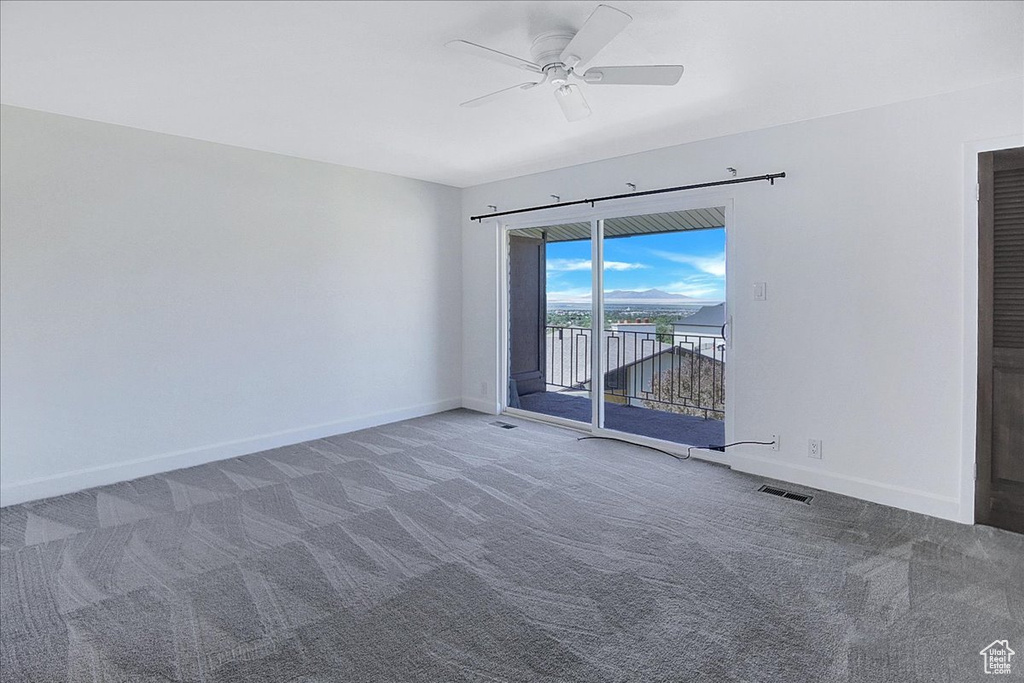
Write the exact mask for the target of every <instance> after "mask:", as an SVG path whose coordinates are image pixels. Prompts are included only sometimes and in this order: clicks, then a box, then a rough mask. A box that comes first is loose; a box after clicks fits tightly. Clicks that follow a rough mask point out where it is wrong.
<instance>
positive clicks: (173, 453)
mask: <svg viewBox="0 0 1024 683" xmlns="http://www.w3.org/2000/svg"><path fill="white" fill-rule="evenodd" d="M2 149H3V159H2V162H3V164H2V188H0V193H2V209H0V228H2V232H0V241H2V250H0V251H2V262H0V277H2V281H0V291H2V301H0V315H2V319H0V328H2V333H0V363H2V383H0V386H2V395H0V402H2V412H0V416H2V418H0V419H2V422H0V437H2V440H0V477H2V486H0V493H2V498H3V503H4V504H10V503H14V502H18V501H21V500H26V499H33V498H38V497H42V496H47V495H53V494H56V493H62V492H66V491H70V490H75V489H80V488H84V487H87V486H92V485H96V484H102V483H108V482H112V481H117V480H121V479H125V478H131V477H135V476H140V475H144V474H149V473H152V472H157V471H163V470H167V469H172V468H175V467H181V466H185V465H191V464H196V463H199V462H205V461H208V460H211V459H216V458H222V457H231V456H235V455H239V454H242V453H248V452H252V451H256V450H261V449H265V448H269V447H272V446H276V445H282V444H286V443H294V442H298V441H302V440H305V439H308V438H314V437H319V436H324V435H328V434H334V433H339V432H343V431H347V430H350V429H353V428H359V427H362V426H368V425H371V424H378V423H382V422H387V421H392V420H396V419H402V418H405V417H410V416H413V415H418V414H424V413H428V412H434V411H437V410H442V409H446V408H451V407H455V406H457V405H458V404H459V403H460V400H461V399H460V393H461V391H460V387H461V378H460V370H459V368H460V360H459V358H460V350H461V349H460V342H461V337H460V330H461V277H460V270H461V265H460V264H461V255H460V237H461V233H460V224H459V194H460V193H459V190H457V189H454V188H450V187H445V186H441V185H435V184H430V183H425V182H421V181H415V180H408V179H404V178H399V177H395V176H389V175H383V174H379V173H370V172H366V171H360V170H354V169H349V168H343V167H338V166H332V165H329V164H323V163H317V162H311V161H305V160H300V159H295V158H290V157H285V156H278V155H273V154H267V153H262V152H254V151H250V150H245V149H240V148H235V147H229V146H224V145H216V144H210V143H206V142H199V141H195V140H190V139H186V138H180V137H174V136H169V135H161V134H156V133H149V132H144V131H140V130H135V129H130V128H123V127H118V126H113V125H107V124H101V123H95V122H90V121H84V120H80V119H73V118H68V117H63V116H56V115H52V114H44V113H40V112H35V111H30V110H25V109H18V108H11V107H3V109H2ZM395 359H400V360H401V362H395Z"/></svg>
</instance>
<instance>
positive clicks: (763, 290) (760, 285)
mask: <svg viewBox="0 0 1024 683" xmlns="http://www.w3.org/2000/svg"><path fill="white" fill-rule="evenodd" d="M767 299H768V283H767V282H755V283H754V301H766V300H767Z"/></svg>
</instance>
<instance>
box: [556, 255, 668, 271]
mask: <svg viewBox="0 0 1024 683" xmlns="http://www.w3.org/2000/svg"><path fill="white" fill-rule="evenodd" d="M547 268H548V270H551V271H556V272H566V271H573V270H590V268H591V263H590V259H582V258H553V259H548V265H547ZM640 268H650V266H646V265H644V264H642V263H626V262H624V261H605V262H604V269H605V270H639V269H640Z"/></svg>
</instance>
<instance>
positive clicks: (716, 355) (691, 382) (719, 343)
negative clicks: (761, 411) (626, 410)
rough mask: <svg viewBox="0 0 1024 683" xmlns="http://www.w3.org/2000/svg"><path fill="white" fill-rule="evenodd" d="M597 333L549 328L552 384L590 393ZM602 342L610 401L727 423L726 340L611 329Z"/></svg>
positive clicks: (548, 359)
mask: <svg viewBox="0 0 1024 683" xmlns="http://www.w3.org/2000/svg"><path fill="white" fill-rule="evenodd" d="M592 336H593V334H592V332H591V330H590V329H588V328H583V327H560V326H552V325H549V326H547V327H546V328H545V340H546V341H545V351H546V354H547V355H546V359H545V372H546V378H545V380H546V382H547V384H548V385H549V386H553V387H561V388H565V389H577V390H583V389H590V388H591V379H592V378H591V365H592V348H593V346H592ZM601 336H602V338H601V341H600V348H601V358H602V361H603V366H604V371H605V372H604V392H605V400H607V401H611V402H615V403H623V404H629V405H634V406H641V407H646V408H653V409H656V410H664V411H668V412H678V413H685V414H689V415H698V416H703V417H705V418H714V419H722V418H723V417H724V415H725V340H724V339H723V338H722V337H718V336H705V335H692V334H670V333H661V334H659V333H656V332H635V331H624V330H605V331H604V332H603V333H602V335H601Z"/></svg>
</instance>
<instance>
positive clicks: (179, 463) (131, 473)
mask: <svg viewBox="0 0 1024 683" xmlns="http://www.w3.org/2000/svg"><path fill="white" fill-rule="evenodd" d="M462 405H463V401H462V399H461V398H453V399H447V400H444V401H436V402H434V403H424V404H421V405H417V406H410V407H408V408H401V409H399V410H389V411H385V412H381V413H374V414H372V415H363V416H360V417H354V418H347V419H344V420H338V421H336V422H325V423H323V424H318V425H309V426H306V427H298V428H295V429H286V430H283V431H279V432H272V433H270V434H259V435H257V436H253V437H248V438H244V439H236V440H234V441H224V442H221V443H216V444H210V445H208V446H199V447H197V448H188V449H185V450H180V451H173V452H171V453H160V454H158V455H152V456H148V457H145V458H138V459H135V460H128V461H125V462H118V463H111V464H109V465H99V466H97V467H88V468H85V469H80V470H73V471H71V472H61V473H59V474H53V475H49V476H46V477H39V478H36V479H28V480H26V481H20V482H14V483H11V484H4V485H2V486H0V507H4V506H7V505H15V504H17V503H25V502H28V501H32V500H39V499H42V498H50V497H52V496H60V495H64V494H65V493H73V492H75V491H81V490H83V489H88V488H92V487H94V486H105V485H107V484H115V483H117V482H120V481H129V480H131V479H137V478H139V477H146V476H149V475H151V474H160V473H162V472H170V471H172V470H178V469H181V468H183V467H193V466H195V465H203V464H206V463H208V462H214V461H217V460H226V459H227V458H236V457H238V456H240V455H248V454H249V453H258V452H260V451H265V450H269V449H271V448H280V447H281V446H290V445H292V444H296V443H302V442H303V441H310V440H312V439H322V438H324V437H325V436H334V435H335V434H344V433H346V432H354V431H356V430H359V429H366V428H368V427H377V426H379V425H382V424H388V423H391V422H398V421H400V420H408V419H411V418H414V417H422V416H424V415H432V414H433V413H440V412H442V411H445V410H452V409H454V408H460V407H462Z"/></svg>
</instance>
